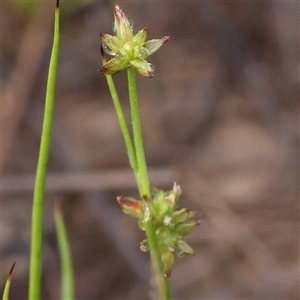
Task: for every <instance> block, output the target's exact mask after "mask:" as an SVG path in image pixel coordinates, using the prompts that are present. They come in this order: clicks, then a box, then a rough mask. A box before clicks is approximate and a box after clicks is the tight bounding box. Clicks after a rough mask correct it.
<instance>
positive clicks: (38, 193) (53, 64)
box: [29, 4, 59, 300]
mask: <svg viewBox="0 0 300 300" xmlns="http://www.w3.org/2000/svg"><path fill="white" fill-rule="evenodd" d="M58 48H59V7H58V4H57V6H56V9H55V24H54V41H53V48H52V53H51V59H50V66H49V74H48V82H47V91H46V103H45V113H44V122H43V129H42V137H41V144H40V153H39V159H38V165H37V171H36V179H35V186H34V195H33V207H32V225H31V251H30V274H29V299H35V300H38V299H40V293H41V275H42V246H43V245H42V240H43V212H44V194H45V182H46V172H47V164H48V157H49V151H50V140H51V131H52V120H53V109H54V92H55V81H56V70H57V62H58Z"/></svg>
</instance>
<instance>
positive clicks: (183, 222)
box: [117, 183, 200, 277]
mask: <svg viewBox="0 0 300 300" xmlns="http://www.w3.org/2000/svg"><path fill="white" fill-rule="evenodd" d="M180 194H181V189H180V186H179V185H177V184H176V183H174V187H173V190H171V191H166V192H165V191H163V190H161V189H158V188H153V189H152V200H151V201H149V200H147V199H143V200H142V201H139V200H135V199H133V198H129V197H118V198H117V200H118V202H119V204H120V205H121V207H122V209H123V211H124V212H125V213H127V214H129V215H131V216H133V217H135V218H137V219H138V220H139V226H140V228H141V229H142V230H145V223H146V222H148V221H149V219H150V218H151V219H152V222H153V225H154V228H155V233H156V236H157V240H158V244H159V248H160V252H161V255H162V260H163V263H164V272H165V275H166V276H168V277H169V276H170V275H171V271H172V267H173V264H174V253H177V255H178V256H179V257H184V256H187V255H190V254H192V253H193V250H192V248H191V247H190V246H189V245H188V244H187V243H186V242H184V241H183V237H184V236H186V235H188V234H190V233H191V232H192V231H193V230H194V229H195V228H196V227H197V226H198V225H199V224H200V221H199V219H198V218H197V216H196V213H195V212H192V211H189V210H188V209H186V208H183V209H180V210H176V205H177V202H178V198H179V196H180ZM141 250H142V251H148V250H149V247H148V242H147V240H144V241H142V242H141Z"/></svg>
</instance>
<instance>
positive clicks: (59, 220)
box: [54, 202, 74, 300]
mask: <svg viewBox="0 0 300 300" xmlns="http://www.w3.org/2000/svg"><path fill="white" fill-rule="evenodd" d="M54 219H55V226H56V235H57V240H58V246H59V253H60V261H61V299H68V300H73V299H74V271H73V264H72V253H71V249H70V245H69V240H68V235H67V230H66V226H65V222H64V218H63V215H62V210H61V203H60V202H56V203H55V204H54Z"/></svg>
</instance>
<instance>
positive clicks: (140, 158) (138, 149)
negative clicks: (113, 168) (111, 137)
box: [127, 68, 151, 199]
mask: <svg viewBox="0 0 300 300" xmlns="http://www.w3.org/2000/svg"><path fill="white" fill-rule="evenodd" d="M127 76H128V89H129V101H130V110H131V122H132V130H133V138H134V145H135V153H136V159H137V166H138V178H139V179H140V182H141V194H142V195H141V196H147V197H148V198H149V199H150V198H151V195H150V185H149V179H148V173H147V165H146V159H145V153H144V146H143V137H142V127H141V120H140V113H139V106H138V101H137V100H138V99H137V89H136V80H135V71H134V70H133V69H131V68H128V70H127Z"/></svg>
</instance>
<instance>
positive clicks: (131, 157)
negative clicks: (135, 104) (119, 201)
mask: <svg viewBox="0 0 300 300" xmlns="http://www.w3.org/2000/svg"><path fill="white" fill-rule="evenodd" d="M105 77H106V80H107V84H108V87H109V91H110V94H111V97H112V100H113V103H114V106H115V110H116V113H117V117H118V120H119V123H120V127H121V131H122V134H123V137H124V141H125V145H126V149H127V155H128V157H129V163H130V166H131V168H132V170H133V172H134V176H135V179H136V183H137V185H138V187H139V189H140V180H139V177H138V165H137V159H136V154H135V150H134V147H133V143H132V139H131V136H130V133H129V129H128V126H127V123H126V120H125V116H124V114H123V110H122V106H121V103H120V100H119V96H118V93H117V90H116V87H115V84H114V81H113V79H112V76H111V75H106V76H105Z"/></svg>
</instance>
